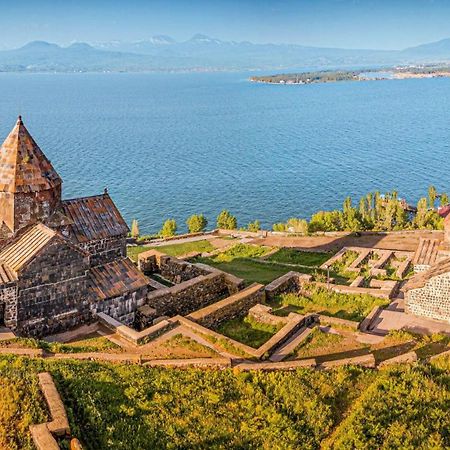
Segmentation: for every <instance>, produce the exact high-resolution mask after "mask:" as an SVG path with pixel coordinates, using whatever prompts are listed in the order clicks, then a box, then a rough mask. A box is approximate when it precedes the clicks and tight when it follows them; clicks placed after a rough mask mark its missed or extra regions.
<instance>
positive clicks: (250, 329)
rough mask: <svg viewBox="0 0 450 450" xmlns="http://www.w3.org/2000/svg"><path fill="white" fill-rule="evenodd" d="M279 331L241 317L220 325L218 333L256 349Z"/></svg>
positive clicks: (271, 326)
mask: <svg viewBox="0 0 450 450" xmlns="http://www.w3.org/2000/svg"><path fill="white" fill-rule="evenodd" d="M279 329H280V327H276V326H273V325H268V324H263V323H260V322H256V321H255V320H252V319H251V318H249V317H243V318H239V319H232V320H229V321H227V322H224V323H222V324H221V325H220V326H219V329H218V332H219V333H221V334H223V335H225V336H228V337H230V338H231V339H234V340H236V341H239V342H242V343H243V344H246V345H248V346H250V347H253V348H258V347H260V346H261V345H262V344H264V343H265V342H267V341H268V340H269V339H270V338H271V337H272V336H273V335H274V334H275V333H276V332H277V331H278V330H279Z"/></svg>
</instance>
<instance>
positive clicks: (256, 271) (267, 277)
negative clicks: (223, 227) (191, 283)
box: [198, 258, 292, 284]
mask: <svg viewBox="0 0 450 450" xmlns="http://www.w3.org/2000/svg"><path fill="white" fill-rule="evenodd" d="M198 262H203V263H205V264H208V265H210V266H213V267H217V268H218V269H220V270H223V271H225V272H228V273H231V274H233V275H236V276H237V277H239V278H242V279H244V280H245V281H246V283H247V284H251V283H261V284H268V283H270V282H271V281H273V280H275V279H276V278H278V277H281V275H284V274H285V273H287V272H289V271H291V270H292V267H287V266H281V265H279V264H276V263H273V264H267V263H262V262H258V261H254V260H251V259H246V258H237V259H233V260H232V261H229V262H216V261H215V260H214V259H212V258H199V259H198Z"/></svg>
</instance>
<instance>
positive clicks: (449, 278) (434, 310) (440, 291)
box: [405, 273, 450, 322]
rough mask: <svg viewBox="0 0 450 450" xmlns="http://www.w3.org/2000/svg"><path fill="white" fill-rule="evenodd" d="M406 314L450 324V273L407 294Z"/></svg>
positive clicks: (432, 279)
mask: <svg viewBox="0 0 450 450" xmlns="http://www.w3.org/2000/svg"><path fill="white" fill-rule="evenodd" d="M405 309H406V312H408V313H411V314H415V315H417V316H424V317H429V318H431V319H438V320H445V321H448V322H450V273H445V274H443V275H439V276H436V277H434V278H431V279H430V280H429V281H428V282H427V284H426V285H425V286H424V287H422V288H419V289H412V290H410V291H408V292H407V293H406V302H405Z"/></svg>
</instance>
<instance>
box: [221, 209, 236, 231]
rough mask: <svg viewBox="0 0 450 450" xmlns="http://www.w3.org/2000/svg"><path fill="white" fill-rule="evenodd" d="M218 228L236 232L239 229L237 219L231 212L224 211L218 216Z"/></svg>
mask: <svg viewBox="0 0 450 450" xmlns="http://www.w3.org/2000/svg"><path fill="white" fill-rule="evenodd" d="M217 228H221V229H222V230H235V229H236V228H237V219H236V217H235V216H233V215H231V213H230V211H227V210H226V209H224V210H223V211H222V212H221V213H220V214H219V215H218V216H217Z"/></svg>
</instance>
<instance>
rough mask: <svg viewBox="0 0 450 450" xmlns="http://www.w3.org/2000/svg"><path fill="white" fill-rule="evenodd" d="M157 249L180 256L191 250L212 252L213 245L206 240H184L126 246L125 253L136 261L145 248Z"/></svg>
mask: <svg viewBox="0 0 450 450" xmlns="http://www.w3.org/2000/svg"><path fill="white" fill-rule="evenodd" d="M152 249H155V250H158V251H160V252H162V253H165V254H167V255H170V256H175V257H176V256H182V255H185V254H186V253H191V252H199V253H203V252H212V251H213V250H214V246H213V245H212V244H211V242H209V241H208V240H206V239H205V240H202V241H193V242H185V243H183V244H167V245H161V246H158V247H146V246H142V245H136V246H129V247H127V255H128V257H129V258H131V259H132V260H133V261H137V257H138V255H139V253H142V252H146V251H147V250H152Z"/></svg>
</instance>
